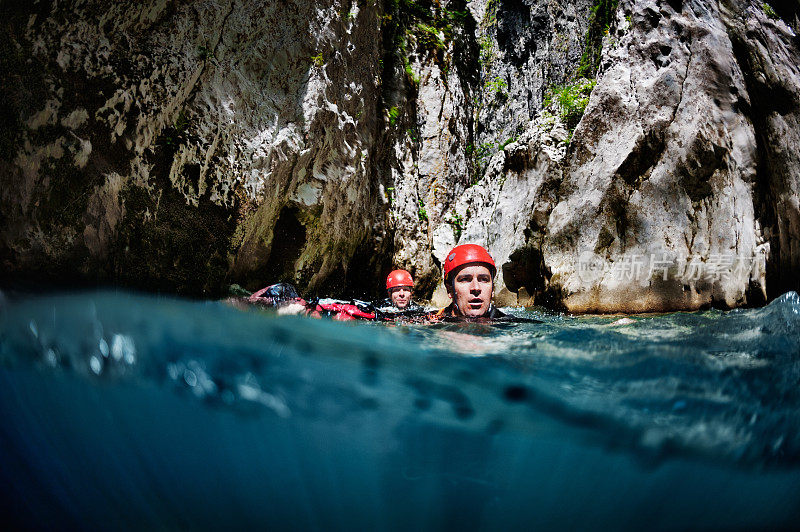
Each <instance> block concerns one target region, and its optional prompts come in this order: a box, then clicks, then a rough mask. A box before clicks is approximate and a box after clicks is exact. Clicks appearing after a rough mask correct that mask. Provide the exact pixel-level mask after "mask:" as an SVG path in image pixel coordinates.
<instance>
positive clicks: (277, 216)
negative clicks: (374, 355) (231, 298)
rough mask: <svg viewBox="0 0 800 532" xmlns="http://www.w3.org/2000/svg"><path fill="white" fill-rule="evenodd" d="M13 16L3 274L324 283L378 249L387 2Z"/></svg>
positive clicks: (54, 10) (209, 287) (76, 7)
mask: <svg viewBox="0 0 800 532" xmlns="http://www.w3.org/2000/svg"><path fill="white" fill-rule="evenodd" d="M42 4H45V3H42ZM47 4H48V5H49V3H47ZM37 9H38V11H37ZM8 10H9V13H7V18H8V19H10V21H9V22H8V23H7V26H6V28H5V34H6V35H5V37H7V38H4V40H5V41H6V44H5V45H4V47H6V48H7V49H6V50H4V59H3V60H4V62H6V64H5V65H4V67H6V68H4V69H3V70H4V71H8V72H11V73H12V74H11V76H10V77H9V78H8V79H6V80H4V82H3V93H4V96H6V98H5V100H6V102H7V103H6V104H5V108H4V109H3V114H4V116H7V117H8V118H9V120H10V121H11V122H12V124H13V131H12V132H10V133H8V134H7V135H6V137H5V139H4V143H3V150H4V153H3V157H2V159H3V161H2V165H3V166H2V174H0V179H2V185H3V187H2V188H3V191H2V206H3V208H2V210H3V213H4V215H3V228H2V239H0V240H1V242H2V245H1V246H0V249H2V250H3V253H2V257H3V262H4V267H5V268H6V270H7V271H18V272H31V274H36V273H43V274H46V273H48V272H49V273H50V275H52V276H53V277H55V278H59V276H60V275H62V274H63V275H65V276H67V278H68V276H69V273H70V272H73V273H75V274H79V275H83V276H84V277H85V278H88V279H90V280H91V279H94V278H99V279H108V280H117V281H128V282H130V283H132V284H135V285H142V284H148V283H147V282H148V281H149V282H150V283H149V285H150V286H151V287H152V286H155V287H157V288H161V289H165V290H171V291H179V292H189V293H197V292H206V293H213V292H218V291H219V289H220V288H221V286H222V285H223V283H224V282H225V281H232V280H233V281H239V282H242V283H246V284H248V285H251V288H252V287H256V286H258V285H259V284H260V283H264V282H268V281H274V280H279V279H288V280H292V281H295V282H298V283H299V284H302V285H303V286H304V287H308V288H310V289H311V290H312V291H313V290H314V289H316V288H318V287H319V286H321V285H323V284H324V282H325V281H326V280H328V279H332V278H335V279H336V280H337V282H338V286H339V287H340V288H341V287H342V286H343V284H344V281H345V280H346V279H347V276H348V265H349V264H350V262H351V260H352V259H353V256H354V254H355V253H356V251H357V250H358V249H360V248H359V246H361V247H365V248H367V249H368V248H370V247H375V246H377V247H378V248H380V247H381V244H380V242H381V241H383V240H384V229H383V217H384V210H385V209H384V207H383V205H382V203H381V201H379V200H378V198H379V197H380V189H379V186H378V182H377V181H376V179H375V174H376V172H377V170H376V168H377V166H376V164H375V162H374V152H375V146H376V143H377V142H378V140H379V138H380V136H381V132H382V131H383V127H380V126H382V117H381V116H379V114H378V108H377V106H376V102H377V101H378V100H379V95H380V90H379V86H380V65H379V62H380V59H381V54H382V50H381V39H380V19H379V15H380V12H379V6H377V4H376V3H375V2H361V3H357V2H338V1H330V2H303V1H297V2H269V1H263V2H235V1H231V2H226V1H222V0H220V1H208V2H165V1H158V0H152V1H148V2H115V3H111V4H109V3H107V2H93V1H90V2H82V3H80V4H72V3H65V2H62V3H53V4H52V5H51V6H49V8H47V9H46V8H44V7H41V8H37V7H36V6H34V7H31V8H28V10H27V11H26V10H25V8H21V7H18V8H13V7H9V8H8ZM379 124H380V126H379ZM376 227H377V229H376ZM370 255H373V256H375V255H376V254H375V253H372V254H370ZM377 255H379V254H377ZM352 275H353V272H352V271H351V272H350V276H351V277H352Z"/></svg>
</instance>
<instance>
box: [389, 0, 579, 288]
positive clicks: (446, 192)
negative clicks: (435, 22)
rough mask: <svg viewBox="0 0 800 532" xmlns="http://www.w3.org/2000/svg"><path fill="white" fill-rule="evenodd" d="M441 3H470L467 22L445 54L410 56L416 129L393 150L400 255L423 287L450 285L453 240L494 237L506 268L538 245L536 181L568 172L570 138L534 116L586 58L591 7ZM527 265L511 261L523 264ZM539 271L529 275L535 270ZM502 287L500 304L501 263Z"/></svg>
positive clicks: (492, 245)
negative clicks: (446, 276)
mask: <svg viewBox="0 0 800 532" xmlns="http://www.w3.org/2000/svg"><path fill="white" fill-rule="evenodd" d="M445 7H446V9H447V10H458V9H464V10H465V14H468V16H467V17H465V18H466V19H467V20H466V22H462V23H461V24H458V25H457V30H458V31H456V33H455V35H454V38H453V40H452V41H451V44H448V46H447V47H446V49H445V50H444V51H443V52H444V53H443V54H442V60H439V59H438V58H437V56H436V55H435V54H431V53H426V52H425V51H424V50H422V53H419V52H418V53H417V54H416V55H415V56H413V57H412V59H414V61H412V64H411V68H412V73H413V74H414V75H416V76H417V77H418V79H419V86H418V88H417V90H416V91H415V94H414V96H415V98H414V99H413V101H411V102H410V105H411V107H412V108H413V109H414V110H415V111H414V113H415V114H414V115H413V116H415V118H416V124H415V125H416V126H417V127H418V131H419V136H418V138H417V139H416V140H412V141H409V140H408V137H407V136H406V144H405V145H403V146H398V147H397V149H396V151H397V153H398V154H399V155H398V160H402V161H403V162H402V164H397V165H395V167H394V169H393V180H394V189H395V191H396V201H395V202H394V203H393V205H392V219H393V221H394V224H395V225H394V227H395V231H394V234H395V250H396V251H395V253H394V257H393V259H394V263H395V264H397V265H398V266H402V267H405V268H408V269H409V270H410V271H412V273H414V274H415V276H416V277H417V278H418V279H419V280H421V281H422V286H421V289H422V291H423V293H425V294H427V293H429V291H430V288H432V286H433V283H434V282H436V283H437V284H438V291H437V293H438V294H442V293H443V289H442V285H441V273H440V271H441V270H440V266H441V263H442V260H443V259H444V257H445V256H446V254H447V252H448V251H449V250H450V249H451V247H452V246H454V245H456V244H457V243H465V242H476V243H480V244H482V245H484V246H486V247H487V248H488V249H489V250H490V252H491V253H492V254H493V256H495V258H496V259H497V260H498V264H499V265H502V264H505V263H506V262H509V256H510V255H511V254H512V252H515V251H517V250H518V249H520V248H522V249H523V250H528V249H529V248H530V247H531V246H532V244H530V243H528V242H527V240H526V239H527V238H528V236H530V234H531V232H530V231H528V230H527V229H526V228H527V227H528V225H529V224H530V223H533V220H534V219H537V220H540V221H542V217H543V216H545V214H544V213H545V212H547V213H549V210H546V209H545V207H544V206H545V205H549V203H546V204H545V203H542V201H543V200H542V198H540V193H541V192H542V190H540V189H542V185H543V183H545V182H547V183H551V184H552V183H553V182H554V181H558V180H559V179H560V172H561V170H560V166H559V165H558V164H555V163H556V162H559V161H560V160H561V159H562V158H563V151H564V149H565V148H566V143H561V144H563V145H561V146H560V148H559V147H558V145H559V144H560V141H563V140H564V139H565V137H566V135H567V132H566V131H565V130H563V128H562V129H561V130H559V134H558V135H557V136H560V138H555V137H552V136H551V135H550V130H552V124H551V125H550V126H543V125H542V124H538V125H537V117H538V115H539V113H540V111H541V110H542V100H543V97H544V94H545V91H546V90H547V89H548V88H549V87H551V86H553V85H558V84H562V83H565V82H566V81H567V80H568V79H569V77H570V76H571V75H572V73H573V71H574V68H575V65H576V64H577V62H578V60H579V59H580V57H581V54H582V51H583V41H584V34H585V32H586V26H587V20H588V12H589V8H590V7H591V5H590V2H588V1H579V2H565V1H554V2H536V1H520V2H502V1H501V2H498V1H487V0H476V1H473V2H468V3H467V4H466V5H464V6H463V7H462V5H460V4H459V2H449V3H446V6H445ZM415 50H417V51H418V50H419V48H415ZM445 71H446V73H445ZM540 145H544V146H546V148H544V151H542V149H540ZM553 150H555V151H553ZM559 150H560V152H561V153H558V152H559ZM402 154H405V158H403V157H402ZM545 188H547V187H545ZM550 188H552V187H550ZM547 190H548V193H547V194H546V196H547V198H549V199H548V201H549V200H552V199H554V198H552V194H551V192H552V191H550V189H547ZM550 208H551V207H550ZM532 216H533V218H532ZM542 227H544V225H542ZM537 234H538V233H537ZM537 238H538V237H537ZM538 247H540V246H538ZM538 247H537V249H536V250H534V251H533V253H534V255H537V256H538V254H540V253H539V251H538ZM523 255H525V253H523ZM526 256H527V255H526ZM530 262H531V261H530V260H529V259H528V258H525V259H524V260H523V261H522V262H521V263H515V264H510V267H511V269H512V270H514V271H517V273H520V272H518V270H519V269H520V268H522V269H525V270H526V271H527V269H530V268H531V267H532V266H530V265H529V264H528V263H530ZM520 264H523V265H522V266H520ZM539 269H540V268H539V267H538V266H537V267H536V272H535V273H531V274H528V273H526V274H525V278H526V279H527V278H528V277H530V276H531V275H532V276H533V277H536V278H537V279H539V278H540V275H539ZM520 282H521V283H522V284H520ZM520 282H515V281H512V288H513V290H514V292H516V291H517V290H518V289H519V288H520V287H521V286H522V285H523V284H524V283H525V282H527V283H528V284H532V282H531V281H524V280H520ZM496 289H497V290H496V291H497V293H498V294H501V293H502V294H504V298H503V300H502V301H503V302H505V303H516V302H517V298H516V294H515V293H514V294H510V293H509V290H508V289H507V288H506V286H505V282H504V280H503V270H502V269H500V271H499V277H498V279H497V282H496ZM435 301H436V302H438V303H445V300H443V299H441V298H439V299H436V300H435Z"/></svg>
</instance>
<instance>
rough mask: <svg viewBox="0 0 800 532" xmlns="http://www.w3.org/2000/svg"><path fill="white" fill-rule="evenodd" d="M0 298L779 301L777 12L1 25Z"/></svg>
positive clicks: (787, 149) (617, 304) (411, 10)
mask: <svg viewBox="0 0 800 532" xmlns="http://www.w3.org/2000/svg"><path fill="white" fill-rule="evenodd" d="M0 10H2V15H3V23H2V25H3V26H2V31H3V36H4V38H3V39H2V43H3V44H2V45H0V46H2V48H3V49H2V50H1V52H2V53H1V54H0V69H1V70H2V71H3V72H5V73H7V74H4V77H3V79H2V81H0V93H2V99H1V100H0V101H1V102H2V103H0V117H2V120H3V123H4V131H3V134H2V136H1V137H0V186H2V190H1V191H0V260H2V263H3V270H4V272H5V274H4V275H5V276H6V277H9V278H20V277H29V278H32V279H36V280H38V279H47V280H54V281H60V282H75V281H82V282H92V283H94V282H112V283H122V284H125V285H129V286H136V287H142V288H148V289H158V290H164V291H169V292H179V293H185V294H196V295H200V294H205V295H217V294H220V293H222V292H223V290H224V287H225V286H226V285H227V284H231V283H240V284H243V285H245V286H247V287H249V288H257V287H259V286H262V285H264V284H267V283H269V282H274V281H277V280H287V281H291V282H294V283H297V284H298V285H299V287H300V288H301V290H303V291H304V292H305V293H309V294H311V293H327V294H332V295H341V294H345V293H350V294H357V295H362V296H370V295H377V293H378V291H379V287H380V284H381V278H382V276H383V275H384V274H385V273H386V271H387V270H388V269H389V268H391V267H392V266H400V267H406V268H408V269H410V270H411V271H412V272H413V273H414V274H415V276H416V277H417V278H418V280H419V288H420V291H421V292H422V293H423V294H424V295H430V294H431V293H432V292H433V291H434V288H435V287H436V286H437V284H438V286H439V289H440V290H441V284H440V274H439V266H440V264H441V261H442V259H443V258H444V255H445V254H446V253H447V251H448V250H449V249H450V247H451V246H452V245H454V244H456V243H459V242H461V243H463V242H467V241H470V242H478V243H482V244H484V245H486V246H487V247H488V248H489V249H490V251H491V252H492V253H493V255H494V256H495V258H496V260H497V262H498V264H499V265H500V266H501V268H500V275H499V277H498V280H497V293H498V298H499V300H500V301H501V302H502V303H516V302H521V303H532V302H533V303H539V304H546V305H549V306H553V307H559V308H567V309H569V310H572V311H582V312H618V311H654V310H675V309H694V308H701V307H705V306H709V305H718V306H725V307H734V306H740V305H745V304H758V303H761V302H763V301H765V300H766V299H769V298H772V297H774V296H776V295H778V294H780V293H782V292H785V291H787V290H791V289H795V290H797V289H800V281H799V280H798V279H800V275H798V273H800V248H798V244H797V242H798V237H800V155H798V153H800V127H798V126H800V124H798V120H799V119H800V72H798V65H800V39H798V37H797V36H796V33H795V32H796V31H797V30H798V22H797V21H798V8H796V7H795V8H791V7H788V8H787V7H781V6H776V9H773V8H772V7H770V6H769V5H767V4H763V3H762V2H756V1H749V0H748V1H745V0H724V1H721V2H716V1H714V2H712V1H710V0H685V1H680V0H669V1H655V0H639V1H627V0H620V1H619V2H617V1H610V0H609V1H602V0H601V1H594V2H593V1H590V0H584V1H577V2H566V1H561V0H550V1H547V2H544V1H540V0H474V1H471V2H464V1H463V0H450V1H446V0H441V1H439V0H420V1H411V0H385V1H380V0H379V1H374V0H357V1H335V0H326V1H323V2H314V3H312V2H300V1H290V2H267V1H263V2H237V1H229V2H225V1H222V0H208V1H205V2H188V1H166V0H151V1H147V2H118V3H114V4H107V3H101V2H97V1H85V2H80V3H74V2H73V3H66V2H58V1H51V2H44V1H40V2H33V3H32V4H28V3H21V2H11V3H6V4H4V6H3V7H2V8H0Z"/></svg>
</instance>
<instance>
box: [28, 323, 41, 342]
mask: <svg viewBox="0 0 800 532" xmlns="http://www.w3.org/2000/svg"><path fill="white" fill-rule="evenodd" d="M28 329H30V330H31V333H32V334H33V337H34V338H39V327H37V326H36V322H35V321H33V320H31V322H30V323H29V324H28Z"/></svg>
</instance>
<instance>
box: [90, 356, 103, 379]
mask: <svg viewBox="0 0 800 532" xmlns="http://www.w3.org/2000/svg"><path fill="white" fill-rule="evenodd" d="M89 367H90V368H92V371H93V372H94V374H95V375H100V372H101V371H103V362H102V361H101V360H100V359H99V358H97V356H95V355H92V358H90V359H89Z"/></svg>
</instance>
